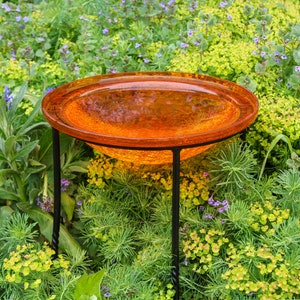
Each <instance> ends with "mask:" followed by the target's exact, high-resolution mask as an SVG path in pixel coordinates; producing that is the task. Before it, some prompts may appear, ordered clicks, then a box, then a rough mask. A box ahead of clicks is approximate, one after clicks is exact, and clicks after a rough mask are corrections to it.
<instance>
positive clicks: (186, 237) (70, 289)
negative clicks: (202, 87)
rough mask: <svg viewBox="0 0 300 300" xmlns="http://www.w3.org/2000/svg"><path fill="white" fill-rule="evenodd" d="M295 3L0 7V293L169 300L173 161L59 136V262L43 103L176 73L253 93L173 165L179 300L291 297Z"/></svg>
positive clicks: (299, 191) (296, 253) (295, 263)
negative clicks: (254, 100) (251, 118)
mask: <svg viewBox="0 0 300 300" xmlns="http://www.w3.org/2000/svg"><path fill="white" fill-rule="evenodd" d="M299 19H300V3H299V1H298V0H285V1H275V0H251V1H243V0H232V1H229V0H228V1H216V0H187V1H183V0H171V1H158V0H154V1H141V0H120V1H118V0H113V1H111V0H110V1H107V0H97V1H90V0H73V1H63V0H53V1H39V0H34V1H1V0H0V65H1V71H2V72H0V205H1V206H0V227H1V230H0V249H1V251H0V298H1V299H42V300H44V299H149V300H152V299H157V300H162V299H172V297H173V295H174V290H173V286H172V281H171V278H170V277H171V276H170V274H171V245H170V243H171V241H170V237H171V227H170V226H171V188H172V168H171V166H169V165H161V166H151V167H150V166H136V165H132V164H130V163H125V162H122V161H118V160H115V159H113V158H110V157H107V156H105V155H103V154H101V153H96V152H93V151H92V150H91V149H89V147H87V146H86V145H85V144H83V143H81V142H79V141H75V140H73V139H72V138H68V137H66V136H62V138H61V148H62V149H61V169H62V223H63V225H62V229H61V236H60V255H59V257H58V258H57V259H55V260H53V259H52V256H53V250H52V248H51V244H50V241H51V232H52V220H53V219H52V212H53V174H52V170H53V169H52V168H53V165H52V164H53V163H52V154H51V147H52V145H51V129H50V128H49V125H48V124H47V123H46V122H45V120H44V118H43V116H42V115H41V111H40V103H41V99H42V98H43V96H44V95H45V94H46V93H47V92H49V91H50V90H51V89H53V88H55V87H57V86H59V85H61V84H63V83H66V82H69V81H71V80H74V79H77V78H83V77H87V76H91V75H95V74H105V73H114V72H126V71H139V70H151V71H156V70H157V71H158V70H160V71H164V70H165V71H183V72H194V73H205V74H209V75H212V76H217V77H221V78H224V79H228V80H231V81H234V82H237V83H238V84H241V85H244V86H246V87H247V88H248V89H250V90H251V91H253V92H254V93H255V94H256V95H257V97H258V98H259V102H260V111H259V115H258V118H257V120H256V122H255V123H254V124H253V125H252V126H251V127H250V128H248V130H247V131H245V132H244V133H243V134H242V135H240V136H238V137H235V138H233V139H230V140H228V141H225V142H222V143H220V144H218V145H216V146H215V147H213V148H211V149H210V150H209V151H207V152H205V153H203V154H201V155H199V156H196V157H194V158H192V159H189V160H187V161H184V162H183V163H182V169H181V183H180V184H181V193H180V201H181V207H180V226H181V228H180V284H181V286H180V293H181V298H182V299H297V298H299V297H300V295H299V294H300V285H299V282H300V278H299V277H300V265H299V257H300V250H299V249H300V247H299V246H300V230H299V229H300V228H299V224H300V222H299V221H300V219H299V212H300V171H299V170H300V158H299V155H300V122H299V120H300V100H299V99H300V23H299Z"/></svg>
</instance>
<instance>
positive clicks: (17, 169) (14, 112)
mask: <svg viewBox="0 0 300 300" xmlns="http://www.w3.org/2000/svg"><path fill="white" fill-rule="evenodd" d="M26 89H27V84H24V85H23V86H22V87H21V88H20V90H19V92H18V94H17V95H16V96H13V95H12V94H10V95H4V97H0V166H1V170H0V199H1V200H2V202H3V200H4V201H5V200H14V201H23V202H24V201H30V202H31V203H32V202H33V199H34V198H35V197H36V196H37V192H38V190H39V186H31V180H32V178H34V177H35V176H36V174H37V173H40V172H41V171H43V170H44V169H45V168H46V166H45V165H44V164H41V163H40V162H39V161H38V160H37V152H38V139H37V138H36V136H35V134H34V133H35V132H36V131H37V130H39V129H40V128H41V127H45V126H47V124H46V122H43V121H39V122H37V121H36V119H35V118H36V117H37V115H38V113H39V111H40V108H39V105H40V101H41V100H39V101H37V103H36V106H35V108H34V109H33V111H32V112H31V113H30V114H29V115H28V116H27V117H26V119H25V118H24V115H23V114H22V111H19V109H18V106H19V103H20V102H21V101H22V99H23V97H24V95H25V93H26ZM32 182H35V181H34V180H33V181H32Z"/></svg>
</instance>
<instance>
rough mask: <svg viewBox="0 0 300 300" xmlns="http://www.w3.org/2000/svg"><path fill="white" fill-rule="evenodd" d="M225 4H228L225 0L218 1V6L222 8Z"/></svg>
mask: <svg viewBox="0 0 300 300" xmlns="http://www.w3.org/2000/svg"><path fill="white" fill-rule="evenodd" d="M227 5H228V2H227V1H221V2H220V7H221V8H223V7H225V6H227Z"/></svg>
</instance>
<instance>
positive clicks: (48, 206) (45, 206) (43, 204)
mask: <svg viewBox="0 0 300 300" xmlns="http://www.w3.org/2000/svg"><path fill="white" fill-rule="evenodd" d="M36 203H37V205H38V206H39V207H40V208H41V209H42V210H43V211H46V212H51V211H52V209H53V203H54V202H53V199H51V198H50V197H49V196H46V195H43V197H42V199H41V198H40V197H38V198H36Z"/></svg>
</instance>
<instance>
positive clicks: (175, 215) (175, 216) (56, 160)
mask: <svg viewBox="0 0 300 300" xmlns="http://www.w3.org/2000/svg"><path fill="white" fill-rule="evenodd" d="M52 142H53V167H54V216H53V232H52V248H53V250H54V251H55V255H54V256H53V258H57V256H58V244H59V229H60V210H61V182H60V181H61V174H60V171H61V170H60V140H59V131H58V130H56V129H55V128H52ZM180 151H181V148H179V147H176V148H173V149H172V152H173V186H172V283H173V287H174V289H175V295H174V300H179V198H180V197H179V192H180Z"/></svg>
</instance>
